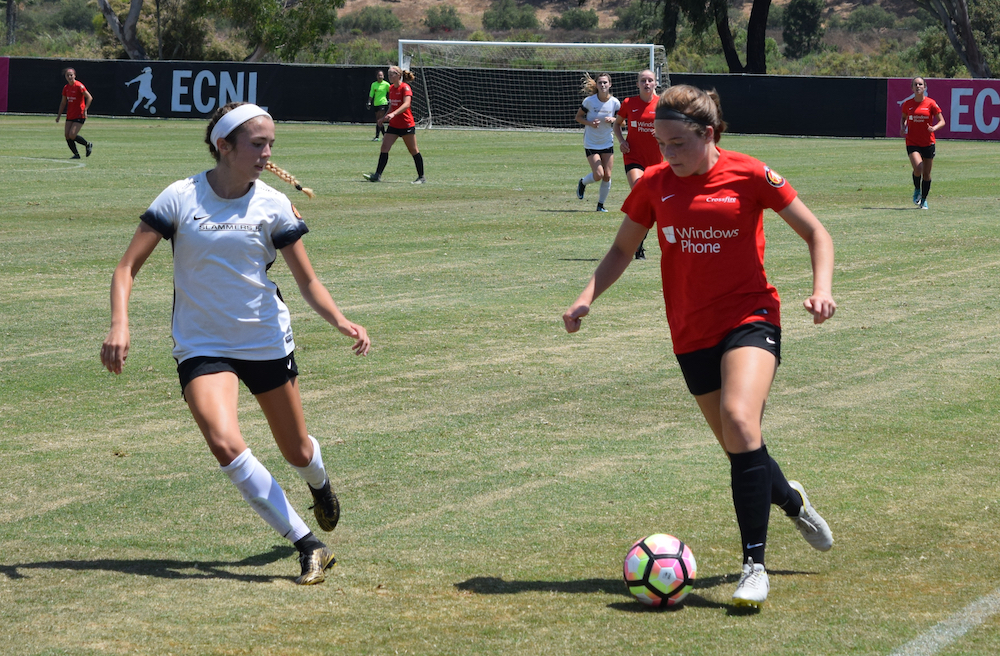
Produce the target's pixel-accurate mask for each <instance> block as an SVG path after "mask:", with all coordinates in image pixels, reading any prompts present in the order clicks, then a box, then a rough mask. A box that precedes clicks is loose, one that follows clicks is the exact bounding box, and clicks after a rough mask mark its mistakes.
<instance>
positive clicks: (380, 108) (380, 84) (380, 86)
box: [368, 71, 389, 141]
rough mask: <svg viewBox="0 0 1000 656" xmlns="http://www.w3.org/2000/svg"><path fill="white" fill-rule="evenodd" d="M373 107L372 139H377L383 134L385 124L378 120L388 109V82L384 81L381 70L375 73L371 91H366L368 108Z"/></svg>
mask: <svg viewBox="0 0 1000 656" xmlns="http://www.w3.org/2000/svg"><path fill="white" fill-rule="evenodd" d="M373 107H374V108H375V136H374V137H373V138H372V141H378V140H379V137H381V136H382V135H383V134H385V125H384V124H383V123H380V122H379V119H381V118H382V117H383V116H385V112H386V110H387V109H389V83H388V82H386V81H385V75H383V74H382V71H379V72H378V73H376V74H375V81H374V82H372V88H371V91H369V92H368V109H372V108H373Z"/></svg>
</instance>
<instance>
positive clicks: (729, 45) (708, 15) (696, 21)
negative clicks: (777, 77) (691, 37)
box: [660, 0, 771, 74]
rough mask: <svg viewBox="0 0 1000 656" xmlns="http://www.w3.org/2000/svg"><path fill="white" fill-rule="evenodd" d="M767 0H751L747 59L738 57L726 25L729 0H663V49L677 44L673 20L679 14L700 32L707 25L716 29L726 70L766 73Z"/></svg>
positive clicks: (692, 27) (696, 31)
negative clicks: (745, 61)
mask: <svg viewBox="0 0 1000 656" xmlns="http://www.w3.org/2000/svg"><path fill="white" fill-rule="evenodd" d="M770 8H771V0H754V1H753V6H752V7H751V9H750V22H749V24H748V25H747V63H746V66H744V65H743V63H742V62H741V61H740V55H739V53H738V52H737V51H736V44H735V42H734V39H733V33H732V30H730V29H729V4H728V3H727V2H726V0H665V1H664V3H663V32H662V35H661V41H660V42H661V43H662V44H663V46H664V47H665V48H666V49H667V51H668V52H669V51H671V50H673V48H674V46H675V45H676V44H677V22H678V19H679V18H680V14H681V13H683V14H684V16H685V17H686V18H687V19H688V21H689V22H690V23H691V29H692V30H694V31H695V33H696V34H701V33H703V32H704V31H705V30H706V29H708V28H709V27H710V26H711V25H713V24H714V25H715V29H716V30H717V31H718V33H719V39H720V40H721V41H722V52H723V54H724V55H725V57H726V64H727V65H728V66H729V72H730V73H760V74H763V73H767V54H766V50H765V47H766V45H767V44H766V41H765V39H766V37H767V33H766V31H767V13H768V10H769V9H770Z"/></svg>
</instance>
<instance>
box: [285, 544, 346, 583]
mask: <svg viewBox="0 0 1000 656" xmlns="http://www.w3.org/2000/svg"><path fill="white" fill-rule="evenodd" d="M299 564H301V565H302V574H301V576H299V578H297V579H295V583H296V584H298V585H316V584H317V583H322V582H323V581H324V580H325V579H326V573H325V572H326V570H327V569H329V568H330V567H333V566H334V565H336V564H337V558H336V557H335V556H334V555H333V550H332V549H330V547H326V546H323V547H320V548H318V549H313V550H312V551H309V552H303V553H301V554H299Z"/></svg>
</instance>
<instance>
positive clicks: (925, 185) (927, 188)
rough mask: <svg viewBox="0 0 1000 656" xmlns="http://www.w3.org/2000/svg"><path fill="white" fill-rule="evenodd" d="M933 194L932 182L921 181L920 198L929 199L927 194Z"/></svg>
mask: <svg viewBox="0 0 1000 656" xmlns="http://www.w3.org/2000/svg"><path fill="white" fill-rule="evenodd" d="M929 193H931V181H930V180H921V181H920V197H921V198H927V194H929Z"/></svg>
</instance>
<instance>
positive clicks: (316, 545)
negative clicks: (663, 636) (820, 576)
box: [294, 533, 756, 562]
mask: <svg viewBox="0 0 1000 656" xmlns="http://www.w3.org/2000/svg"><path fill="white" fill-rule="evenodd" d="M294 544H295V548H296V549H298V550H299V553H310V552H313V551H316V550H317V549H322V548H323V547H325V546H326V545H325V544H323V543H322V542H320V541H319V539H318V538H317V537H316V536H315V535H313V534H312V533H309V534H308V535H306V536H305V537H302V538H299V539H298V540H296V541H295V542H294ZM755 562H756V561H755Z"/></svg>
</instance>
